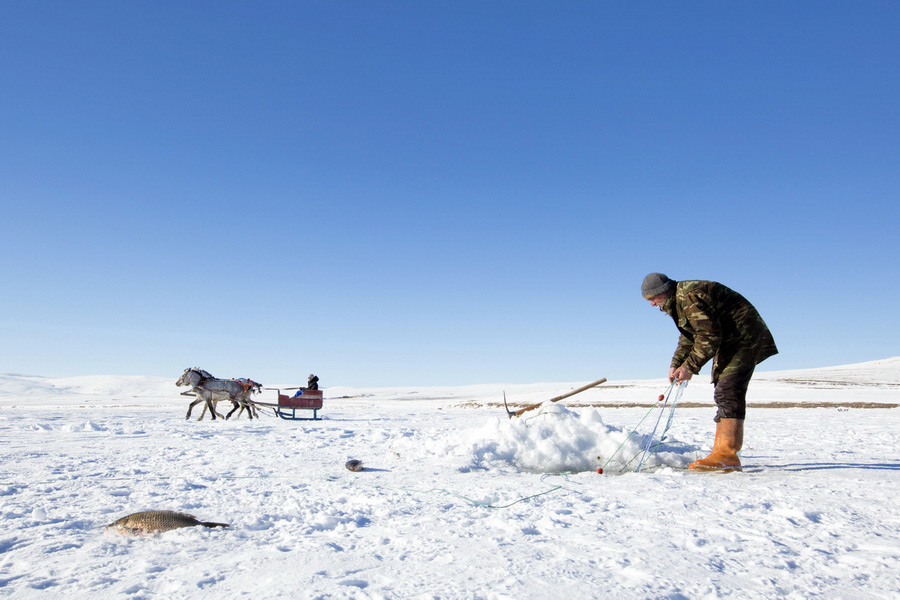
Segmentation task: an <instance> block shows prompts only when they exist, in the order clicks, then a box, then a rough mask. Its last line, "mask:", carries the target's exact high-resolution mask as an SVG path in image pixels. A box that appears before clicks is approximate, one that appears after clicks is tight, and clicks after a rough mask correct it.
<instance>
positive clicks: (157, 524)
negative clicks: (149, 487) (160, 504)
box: [105, 510, 228, 535]
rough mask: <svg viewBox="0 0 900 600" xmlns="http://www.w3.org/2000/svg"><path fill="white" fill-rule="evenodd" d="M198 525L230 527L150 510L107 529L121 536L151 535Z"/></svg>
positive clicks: (167, 512) (170, 511)
mask: <svg viewBox="0 0 900 600" xmlns="http://www.w3.org/2000/svg"><path fill="white" fill-rule="evenodd" d="M197 525H202V526H204V527H228V523H209V522H205V521H198V520H197V518H196V517H194V516H193V515H189V514H186V513H180V512H175V511H172V510H148V511H144V512H136V513H133V514H130V515H128V516H126V517H122V518H121V519H118V520H116V521H113V522H112V523H110V524H109V525H107V526H106V527H105V529H106V531H110V532H112V533H118V534H120V535H151V534H154V533H162V532H163V531H170V530H172V529H179V528H181V527H195V526H197Z"/></svg>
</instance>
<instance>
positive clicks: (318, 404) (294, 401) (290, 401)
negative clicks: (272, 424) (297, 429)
mask: <svg viewBox="0 0 900 600" xmlns="http://www.w3.org/2000/svg"><path fill="white" fill-rule="evenodd" d="M276 391H277V392H278V407H277V408H276V409H275V413H276V414H277V415H278V416H279V417H281V418H282V419H287V420H289V421H317V420H318V419H319V417H318V416H317V414H318V411H319V409H320V408H322V390H301V393H300V395H299V396H288V395H286V394H282V393H281V390H276ZM298 410H311V411H312V414H313V416H312V417H298V416H297V411H298ZM288 411H290V412H288Z"/></svg>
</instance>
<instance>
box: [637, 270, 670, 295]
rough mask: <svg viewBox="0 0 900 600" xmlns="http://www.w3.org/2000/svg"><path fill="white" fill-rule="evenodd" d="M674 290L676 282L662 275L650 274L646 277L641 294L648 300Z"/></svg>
mask: <svg viewBox="0 0 900 600" xmlns="http://www.w3.org/2000/svg"><path fill="white" fill-rule="evenodd" d="M674 289H675V282H674V281H672V280H671V279H669V278H668V277H666V276H665V275H663V274H662V273H650V274H649V275H647V276H646V277H644V283H642V284H641V294H642V295H643V296H644V298H647V299H650V298H652V297H653V296H656V295H659V294H662V293H665V292H671V291H672V290H674Z"/></svg>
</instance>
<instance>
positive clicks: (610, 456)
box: [600, 381, 675, 472]
mask: <svg viewBox="0 0 900 600" xmlns="http://www.w3.org/2000/svg"><path fill="white" fill-rule="evenodd" d="M673 387H675V381H672V382H671V383H670V384H669V387H668V389H667V390H666V391H665V393H664V394H660V396H659V399H658V400H657V402H659V401H660V400H663V398H667V397H668V395H669V394H670V393H671V392H672V388H673ZM654 409H656V405H653V406H651V407H650V410H648V411H647V412H646V413H644V416H643V417H641V420H640V421H638V423H637V425H635V426H634V428H633V429H632V430H631V431H630V432H629V433H628V436H627V437H626V438H625V439H624V440H622V443H621V444H619V447H618V448H616V451H615V452H613V453H612V454H610V455H609V458H607V459H606V462H605V463H603V466H601V467H600V472H603V471H604V470H606V466H607V465H608V464H609V463H610V461H612V459H613V458H615V456H616V454H618V453H619V450H621V449H622V447H623V446H624V445H625V443H626V442H627V441H628V440H630V439H631V436H632V435H634V434H635V433H636V432H637V430H638V427H640V426H641V423H643V422H644V419H646V418H647V417H648V416H650V413H652V412H653V411H654ZM638 454H640V453H638ZM636 457H637V454H635V455H634V456H632V457H631V460H629V461H628V462H627V463H625V465H624V466H623V467H622V469H620V470H619V472H621V471H622V470H624V469H625V467H627V466H628V465H630V464H631V461H632V460H634V459H635V458H636Z"/></svg>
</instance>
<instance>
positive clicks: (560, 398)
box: [503, 377, 606, 419]
mask: <svg viewBox="0 0 900 600" xmlns="http://www.w3.org/2000/svg"><path fill="white" fill-rule="evenodd" d="M605 382H606V377H604V378H603V379H598V380H597V381H594V382H592V383H589V384H587V385H583V386H581V387H580V388H578V389H577V390H572V391H571V392H568V393H566V394H563V395H561V396H557V397H556V398H551V399H550V400H548V401H547V402H559V401H560V400H565V399H566V398H569V397H571V396H574V395H575V394H580V393H581V392H583V391H585V390H589V389H591V388H592V387H597V386H598V385H600V384H601V383H605ZM503 402H504V403H505V402H506V394H504V395H503ZM543 404H544V403H543V402H538V403H537V404H532V405H531V406H526V407H525V408H521V409H519V410H517V411H515V412H513V411H511V410H509V408H507V409H506V413H507V414H508V415H509V418H510V419H512V418H513V417H518V416H521V415H522V413H527V412H528V411H529V410H534V409H535V408H537V407H539V406H542V405H543Z"/></svg>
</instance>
